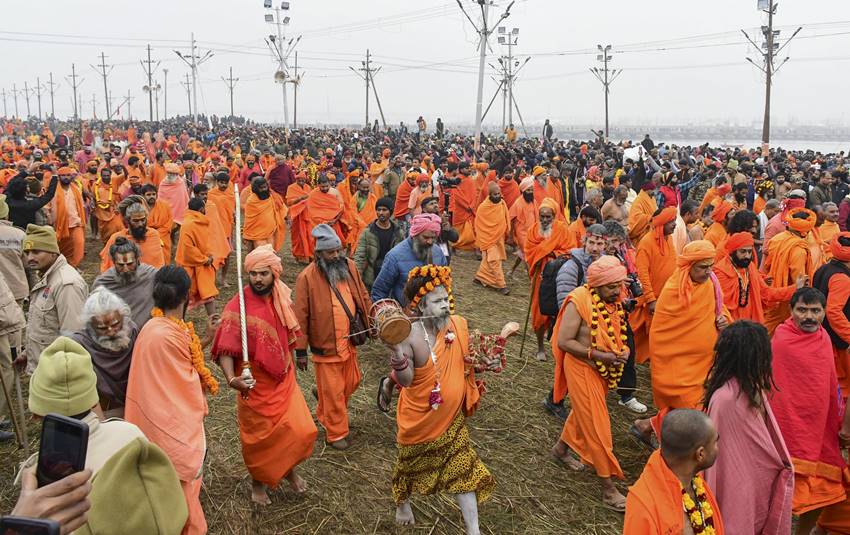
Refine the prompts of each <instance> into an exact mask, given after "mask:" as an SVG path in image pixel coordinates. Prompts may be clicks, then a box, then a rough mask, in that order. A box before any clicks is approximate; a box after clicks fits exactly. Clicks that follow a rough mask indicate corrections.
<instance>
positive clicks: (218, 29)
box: [0, 0, 850, 125]
mask: <svg viewBox="0 0 850 535" xmlns="http://www.w3.org/2000/svg"><path fill="white" fill-rule="evenodd" d="M462 2H463V4H464V6H465V7H466V8H467V11H468V13H469V14H470V16H471V17H472V19H473V20H475V22H476V24H480V19H481V13H480V9H479V6H478V5H477V3H475V2H473V1H472V0H462ZM275 3H277V4H280V0H275ZM290 3H291V9H290V11H289V13H288V14H289V16H290V17H291V23H290V24H289V26H287V27H286V28H285V32H286V36H287V38H288V37H294V36H297V35H303V38H302V40H301V42H300V43H299V45H298V47H297V50H298V51H299V58H298V64H299V69H300V70H303V71H306V74H305V76H304V78H303V81H302V84H301V86H300V89H299V99H298V107H299V109H298V118H299V122H301V123H303V122H311V123H312V122H345V123H356V122H362V121H364V120H365V110H364V100H365V87H364V85H365V84H364V82H363V81H362V80H361V79H360V78H358V77H357V76H356V75H355V74H354V73H353V72H351V71H350V70H349V69H348V67H349V66H350V65H351V66H355V67H359V66H360V61H361V60H362V59H363V56H364V55H365V52H366V49H367V48H368V49H370V50H371V52H372V54H373V59H374V63H375V66H382V70H381V71H380V72H379V73H378V74H377V75H376V77H375V83H376V85H377V88H378V91H379V95H380V98H381V104H382V105H383V110H384V114H385V115H386V120H387V122H388V123H392V124H398V122H399V121H401V120H403V121H405V122H406V123H408V124H411V123H413V122H415V120H416V118H417V116H418V115H424V116H425V117H426V119H427V120H428V121H429V124H431V125H433V123H434V121H435V120H436V117H437V116H441V117H442V118H443V120H444V121H446V122H447V123H449V124H452V123H454V124H457V123H466V124H469V123H472V122H473V120H474V117H475V99H476V84H477V67H478V58H477V50H476V42H477V35H476V33H475V30H474V29H473V28H472V25H471V24H470V23H469V21H468V20H466V18H465V17H464V15H463V14H462V13H461V11H460V9H459V8H458V6H457V4H456V3H455V2H454V1H450V0H421V1H418V2H413V1H401V0H292V1H291V2H290ZM5 4H6V5H4V17H3V19H2V22H0V47H1V48H0V50H2V53H0V57H2V58H3V69H2V71H0V88H4V89H6V92H7V99H6V105H7V107H8V109H9V112H10V113H12V111H13V101H12V97H11V94H10V93H9V91H10V90H11V89H12V84H16V86H17V88H18V89H19V90H21V89H23V85H24V82H27V83H28V84H29V85H30V86H31V87H32V86H34V85H35V82H36V77H40V78H41V82H42V84H44V83H45V82H46V80H47V78H48V73H49V72H50V71H52V72H53V76H54V81H56V82H58V83H59V87H58V89H57V91H56V102H55V104H56V113H57V115H59V116H67V115H69V114H70V113H71V111H72V98H71V90H70V85H69V83H68V82H67V81H66V79H65V77H66V75H69V74H70V72H71V63H72V62H73V63H75V64H76V68H77V72H78V74H81V75H82V76H83V77H84V79H85V80H84V82H83V84H82V86H81V92H82V95H83V97H84V98H83V108H82V113H83V116H84V117H90V116H91V113H92V106H91V98H92V94H94V95H95V98H96V106H97V110H98V115H99V116H102V115H103V114H104V107H103V104H104V98H103V83H102V80H101V78H100V77H99V76H98V74H97V73H95V72H94V70H93V69H92V67H91V66H90V65H92V64H97V63H99V59H100V58H99V54H100V53H101V51H103V52H104V53H105V54H106V55H107V58H106V62H107V63H108V64H114V65H115V67H114V70H113V71H112V73H111V74H110V76H109V79H108V83H109V88H110V89H111V91H112V93H113V97H114V100H115V101H116V102H117V101H119V100H120V98H119V95H122V96H126V95H127V91H128V90H130V92H131V95H132V96H133V97H135V100H133V101H132V113H133V115H134V116H136V117H138V116H139V115H141V114H144V116H145V117H147V114H148V104H147V99H146V96H145V95H144V94H143V92H142V85H144V84H145V83H146V79H145V76H144V73H143V71H142V67H141V65H140V64H139V59H141V58H143V57H144V55H145V53H146V52H145V46H146V45H147V44H148V43H150V44H151V46H152V47H153V57H154V59H157V60H162V63H161V64H160V66H159V69H158V71H157V73H156V78H157V79H158V80H159V83H160V84H163V83H164V76H163V69H166V68H167V69H168V113H169V115H173V114H175V113H183V114H185V113H186V112H187V109H188V103H187V95H186V91H185V90H184V88H183V86H181V85H180V81H181V80H185V75H186V73H187V72H189V69H188V68H187V67H186V65H185V64H184V63H183V62H182V61H181V60H179V59H178V58H177V56H176V55H175V53H174V52H173V50H174V49H175V48H178V49H180V50H182V51H184V52H188V41H189V36H190V32H194V33H195V38H196V39H197V40H198V43H199V47H200V52H201V53H204V52H205V51H206V50H210V49H211V50H212V51H213V53H214V56H213V57H212V58H211V59H209V61H207V62H205V63H204V64H203V65H202V66H201V67H200V69H199V79H200V85H199V90H198V100H199V109H200V111H202V112H204V111H206V112H208V113H216V114H220V115H226V114H227V113H229V98H228V92H227V88H226V86H225V84H224V82H222V81H221V77H222V76H225V77H226V76H227V73H228V69H229V68H230V67H233V72H234V76H235V77H238V78H240V80H239V82H237V84H236V89H235V111H236V113H237V114H244V115H248V116H250V117H252V118H255V119H258V120H264V121H279V120H281V119H282V118H283V111H282V108H283V106H282V102H281V101H282V98H281V91H280V86H279V85H277V84H275V83H274V82H273V81H272V74H273V73H274V71H275V70H276V63H275V61H273V60H272V58H271V54H270V53H269V51H268V49H267V48H266V45H265V43H264V42H263V37H264V36H267V35H268V34H270V33H276V29H275V28H274V26H272V25H269V24H266V23H265V22H264V14H265V13H266V11H265V9H264V8H263V0H205V1H203V2H201V1H199V0H192V1H188V0H182V1H177V0H171V1H164V0H147V1H146V2H135V1H129V0H123V1H119V2H108V3H107V2H103V1H96V0H61V1H60V0H48V1H40V2H9V1H7V2H5ZM506 5H507V2H504V1H501V0H500V2H499V4H498V5H496V6H494V7H491V8H490V11H489V20H490V21H491V23H492V22H493V21H495V20H496V19H497V18H498V16H499V15H500V14H501V13H502V12H503V11H504V8H505V6H506ZM765 20H766V18H765V17H764V15H763V14H762V13H761V12H759V11H758V10H757V9H756V0H713V1H711V2H703V3H696V2H690V1H687V2H683V1H682V0H652V1H650V2H639V1H635V0H631V1H627V0H594V1H588V2H576V1H568V0H517V2H516V3H515V4H514V6H513V8H512V10H511V15H510V17H509V18H508V19H507V20H506V21H504V22H503V25H504V26H507V27H508V28H512V27H518V28H519V29H520V33H519V42H518V45H517V46H516V47H515V48H514V51H515V54H517V55H519V58H518V60H519V61H524V60H525V56H527V55H530V56H531V60H530V61H529V62H528V64H527V65H526V66H525V68H524V69H523V70H522V71H521V73H520V75H519V79H518V81H517V82H516V85H515V90H514V92H515V96H516V99H517V102H518V104H519V107H520V111H521V113H522V115H523V118H524V119H525V121H526V122H529V123H531V122H542V120H543V119H545V118H547V117H549V118H551V119H552V120H553V121H555V122H573V123H582V124H591V123H593V124H600V123H601V122H602V120H603V117H604V115H603V113H604V112H603V93H602V89H601V84H600V83H599V82H598V81H597V80H596V79H595V78H594V77H593V75H592V74H591V73H590V72H589V70H588V68H589V67H591V66H595V65H597V64H598V62H597V61H596V50H595V48H596V45H597V43H602V44H606V43H610V44H612V45H613V62H612V67H614V68H622V69H623V73H622V75H621V76H620V78H619V79H617V81H616V82H615V83H614V84H613V85H612V89H611V121H612V123H621V124H626V123H627V124H647V125H651V124H657V123H665V124H671V123H675V124H688V123H726V122H731V123H735V124H750V123H752V122H754V121H760V120H761V115H762V111H763V106H764V82H763V75H762V74H761V73H760V72H759V71H758V70H756V69H755V68H754V67H753V66H752V65H750V64H748V63H746V61H745V58H746V57H747V55H750V56H751V57H754V58H755V57H756V56H755V54H754V52H755V50H754V48H753V47H752V46H748V45H747V44H746V40H745V38H744V36H743V34H742V33H741V32H740V30H741V29H742V28H743V29H746V30H747V31H748V33H749V34H750V36H751V37H753V38H756V39H758V40H759V41H760V40H761V36H760V33H759V31H758V27H759V26H760V25H761V24H763V23H765ZM776 26H777V28H779V29H781V30H782V36H781V37H782V39H783V41H784V38H787V37H788V36H790V34H791V33H792V32H793V30H794V29H795V28H796V27H797V26H803V30H802V31H801V32H800V34H799V35H798V36H797V38H796V39H795V40H794V41H793V42H792V43H791V44H790V45H789V46H788V47H787V48H786V49H785V50H783V51H782V53H781V56H782V57H784V56H786V55H789V56H791V60H790V61H789V62H788V63H787V64H786V65H785V66H784V67H782V69H781V71H780V72H779V73H778V74H777V76H776V77H775V85H774V98H773V110H774V113H773V116H774V118H775V119H774V120H775V121H776V124H782V123H785V122H789V121H790V122H795V123H797V124H800V123H806V124H813V123H830V124H843V125H846V124H848V123H850V113H848V110H847V106H846V102H847V90H848V88H850V75H848V67H850V55H848V53H847V52H846V51H847V50H848V47H849V46H850V2H845V1H840V0H809V1H806V2H801V1H794V2H792V1H787V2H781V3H780V9H779V12H778V15H777V16H776ZM490 41H491V48H492V51H488V63H492V64H496V58H497V57H498V56H499V55H500V54H503V53H507V48H506V47H502V46H500V45H499V44H497V42H496V35H494V36H493V37H491V39H490ZM293 60H294V56H292V57H290V67H292V66H293ZM487 72H488V75H487V77H486V78H485V86H484V104H485V106H486V104H487V102H489V100H490V98H491V97H492V95H493V93H494V91H495V90H496V87H497V83H496V82H494V81H493V80H492V79H491V77H490V75H491V74H492V69H490V68H489V67H488V69H487ZM287 89H288V91H289V106H290V119H291V115H292V104H293V102H292V86H288V88H287ZM163 99H164V94H163V93H162V92H161V93H160V112H161V113H162V112H163V106H164V102H163ZM501 104H502V101H501V96H500V97H499V98H497V100H496V103H495V104H494V105H493V109H492V110H491V111H490V114H489V115H488V117H487V119H486V122H487V123H489V124H491V125H498V124H500V123H501V119H502V115H501V114H502V105H501ZM30 106H31V108H32V112H33V114H34V113H35V112H36V100H35V97H34V96H33V97H31V99H30ZM49 106H50V105H49V97H48V96H47V95H46V94H45V95H43V96H42V107H43V109H44V110H45V111H47V110H49ZM18 108H19V111H20V112H21V114H23V113H25V110H26V105H25V101H24V98H23V95H22V94H21V95H20V96H19V97H18ZM0 111H2V110H0ZM377 113H378V110H377V105H376V104H375V101H374V98H372V100H371V102H370V118H371V119H374V118H378V117H379V116H378V115H377ZM124 114H126V109H125V107H122V115H124ZM515 122H517V123H518V119H517V118H516V117H515Z"/></svg>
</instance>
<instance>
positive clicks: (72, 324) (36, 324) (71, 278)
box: [23, 225, 89, 373]
mask: <svg viewBox="0 0 850 535" xmlns="http://www.w3.org/2000/svg"><path fill="white" fill-rule="evenodd" d="M23 251H24V261H25V262H26V264H27V268H29V269H30V271H32V272H34V273H35V275H36V281H35V284H33V287H32V289H31V290H30V303H29V314H28V317H27V345H26V359H27V370H28V371H29V372H30V373H32V371H33V370H34V369H35V367H36V366H37V365H38V357H39V355H41V352H42V351H44V348H46V347H47V346H49V345H50V344H51V343H52V342H53V341H54V340H55V339H56V338H57V337H58V336H59V335H60V334H61V333H63V332H74V331H76V330H78V329H80V328H82V323H81V322H80V311H81V310H82V309H83V304H84V303H85V302H86V298H87V297H88V295H89V289H88V285H87V284H86V281H84V280H83V277H82V276H80V274H79V272H78V271H77V270H76V269H74V268H73V267H71V266H70V265H69V264H68V262H67V261H66V260H65V257H64V256H62V254H61V253H60V252H59V245H58V243H57V241H56V232H55V231H54V230H53V228H52V227H47V226H44V227H42V226H38V225H27V235H26V237H25V238H24V244H23Z"/></svg>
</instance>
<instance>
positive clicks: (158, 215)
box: [142, 184, 174, 263]
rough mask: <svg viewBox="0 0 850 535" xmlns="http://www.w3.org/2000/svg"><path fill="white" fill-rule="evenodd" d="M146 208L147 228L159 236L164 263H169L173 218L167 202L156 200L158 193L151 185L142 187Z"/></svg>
mask: <svg viewBox="0 0 850 535" xmlns="http://www.w3.org/2000/svg"><path fill="white" fill-rule="evenodd" d="M142 194H143V195H144V197H145V201H146V202H147V205H148V206H147V207H148V210H149V212H148V227H149V228H152V229H154V230H155V231H156V232H157V234H159V239H160V241H162V254H163V257H164V259H165V262H166V263H169V262H171V244H172V239H171V233H172V231H173V230H174V216H173V215H172V214H173V211H172V210H171V205H170V204H168V201H165V200H162V199H160V198H158V192H157V189H156V187H155V186H154V185H153V184H145V186H144V187H142Z"/></svg>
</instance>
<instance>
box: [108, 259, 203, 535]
mask: <svg viewBox="0 0 850 535" xmlns="http://www.w3.org/2000/svg"><path fill="white" fill-rule="evenodd" d="M154 281H155V282H154V304H155V308H154V309H153V316H154V317H152V318H151V319H150V320H148V321H147V323H145V326H144V327H142V330H141V331H140V332H139V336H138V338H137V339H136V343H135V346H134V347H133V358H132V360H131V363H130V375H129V377H130V380H129V383H128V384H127V397H126V403H127V404H126V408H125V410H124V418H125V419H126V420H127V421H128V422H130V423H133V424H135V425H137V426H138V427H139V429H140V430H141V431H142V432H143V433H144V434H145V437H147V439H148V440H150V441H151V442H153V443H154V444H156V445H157V446H159V447H160V448H161V449H162V450H163V451H164V452H165V454H166V455H168V458H169V459H170V460H171V464H172V465H174V469H175V470H176V471H177V477H178V478H179V479H180V486H181V487H183V493H184V495H185V496H186V503H187V505H188V507H189V518H188V520H187V521H186V526H185V527H184V528H183V532H182V533H183V535H203V534H204V533H206V532H207V522H206V519H205V518H204V510H203V509H202V508H201V501H200V494H201V486H202V484H203V468H204V458H205V457H206V445H207V440H206V437H205V434H204V417H206V415H207V399H206V396H205V392H207V391H208V392H210V393H212V394H215V393H216V392H217V391H218V383H217V382H216V381H215V379H214V378H213V377H212V374H211V373H210V371H209V369H208V368H207V367H206V366H205V365H204V355H203V349H202V347H203V345H205V344H204V342H208V338H207V337H205V340H199V339H198V337H197V335H196V334H195V332H194V329H193V328H191V327H189V326H188V325H186V324H185V323H184V322H183V320H184V317H183V314H184V310H185V305H186V303H187V301H188V299H189V288H190V286H191V282H190V280H189V276H188V275H187V274H186V271H185V270H184V269H183V268H181V267H179V266H165V267H163V268H162V269H160V270H159V272H158V273H157V274H156V277H155V279H154ZM160 289H161V290H163V291H157V290H160ZM214 329H215V326H214V325H212V324H210V325H208V328H207V333H208V336H209V337H211V336H212V333H213V331H214Z"/></svg>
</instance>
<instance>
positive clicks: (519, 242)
mask: <svg viewBox="0 0 850 535" xmlns="http://www.w3.org/2000/svg"><path fill="white" fill-rule="evenodd" d="M539 210H540V205H539V204H538V203H537V202H536V201H531V202H526V201H525V199H518V200H517V201H516V202H515V203H513V205H512V206H511V208H510V210H508V217H509V218H510V220H511V224H512V225H513V229H514V236H513V238H514V242H515V243H516V246H517V252H518V254H519V256H520V257H521V258H523V259H525V244H526V238H527V237H528V232H529V231H530V230H531V227H533V226H534V224H535V223H537V214H538V211H539Z"/></svg>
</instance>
